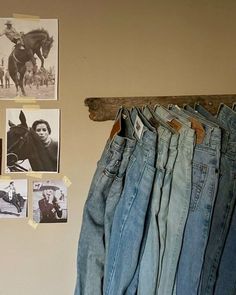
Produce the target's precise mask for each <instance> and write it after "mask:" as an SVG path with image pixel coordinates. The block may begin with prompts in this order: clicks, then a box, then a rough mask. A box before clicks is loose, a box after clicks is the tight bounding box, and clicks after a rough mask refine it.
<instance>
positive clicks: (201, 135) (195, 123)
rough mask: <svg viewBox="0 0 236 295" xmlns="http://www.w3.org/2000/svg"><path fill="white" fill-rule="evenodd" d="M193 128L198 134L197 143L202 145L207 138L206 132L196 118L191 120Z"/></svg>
mask: <svg viewBox="0 0 236 295" xmlns="http://www.w3.org/2000/svg"><path fill="white" fill-rule="evenodd" d="M189 120H190V122H191V124H192V126H191V128H192V129H194V130H195V132H196V143H197V144H201V143H203V140H204V138H205V135H206V132H205V129H204V128H203V126H202V123H201V122H199V121H198V120H196V119H195V118H189Z"/></svg>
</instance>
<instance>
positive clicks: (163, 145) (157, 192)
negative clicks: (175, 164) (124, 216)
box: [138, 126, 171, 295]
mask: <svg viewBox="0 0 236 295" xmlns="http://www.w3.org/2000/svg"><path fill="white" fill-rule="evenodd" d="M170 139H171V133H170V131H169V130H167V129H166V128H164V127H162V126H160V127H159V128H158V148H157V161H156V169H157V172H156V177H155V181H154V186H153V191H152V195H151V205H150V209H149V212H148V217H147V218H149V219H150V222H149V223H148V225H147V226H148V228H146V231H147V238H146V241H145V246H144V252H143V256H142V259H141V263H140V270H139V281H138V294H140V295H145V294H149V295H152V294H153V295H155V292H156V281H157V275H158V262H159V229H158V224H157V214H158V212H159V209H160V200H161V191H162V186H163V181H164V176H165V167H166V163H167V159H168V149H169V145H170Z"/></svg>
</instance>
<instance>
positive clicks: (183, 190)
mask: <svg viewBox="0 0 236 295" xmlns="http://www.w3.org/2000/svg"><path fill="white" fill-rule="evenodd" d="M155 111H156V112H157V113H158V115H160V116H162V118H163V119H165V120H166V121H167V122H168V121H169V120H171V121H172V120H176V117H175V115H174V114H173V113H172V112H168V111H167V110H166V109H164V108H163V107H160V106H159V107H157V108H156V110H155ZM181 119H182V121H180V122H186V123H187V124H188V122H187V120H185V118H181ZM180 122H179V123H178V124H179V126H181V127H180V129H179V140H178V153H177V157H176V161H175V165H174V170H173V177H172V183H171V191H170V198H169V204H168V209H167V210H168V212H167V220H166V231H165V233H164V236H165V241H164V248H163V249H162V251H163V250H164V251H163V253H161V255H162V257H161V256H160V263H159V266H160V267H159V275H158V284H157V294H160V295H169V294H172V293H173V289H174V284H175V276H176V270H177V265H178V260H179V255H180V251H181V245H182V238H183V232H184V227H185V223H186V219H187V214H188V209H189V203H190V193H191V180H192V179H191V161H192V156H193V146H194V134H195V132H194V130H192V129H191V128H190V127H189V126H188V125H187V124H184V123H180ZM180 183H181V185H179V184H180Z"/></svg>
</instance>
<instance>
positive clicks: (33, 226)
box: [28, 219, 38, 229]
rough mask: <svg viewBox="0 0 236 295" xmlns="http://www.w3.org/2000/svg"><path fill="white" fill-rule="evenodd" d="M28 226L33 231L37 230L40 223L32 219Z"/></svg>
mask: <svg viewBox="0 0 236 295" xmlns="http://www.w3.org/2000/svg"><path fill="white" fill-rule="evenodd" d="M28 225H29V226H31V227H32V228H33V229H36V228H37V227H38V223H37V222H35V221H34V220H32V219H29V221H28Z"/></svg>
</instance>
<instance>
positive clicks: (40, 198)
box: [33, 180, 68, 223]
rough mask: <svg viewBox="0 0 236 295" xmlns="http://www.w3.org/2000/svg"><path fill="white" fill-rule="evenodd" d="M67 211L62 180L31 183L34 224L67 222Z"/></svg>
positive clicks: (64, 186) (65, 193)
mask: <svg viewBox="0 0 236 295" xmlns="http://www.w3.org/2000/svg"><path fill="white" fill-rule="evenodd" d="M67 211H68V209H67V187H66V185H65V183H64V182H63V181H62V180H48V181H41V182H40V181H34V182H33V219H34V221H35V222H37V223H56V222H67V215H68V212H67Z"/></svg>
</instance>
